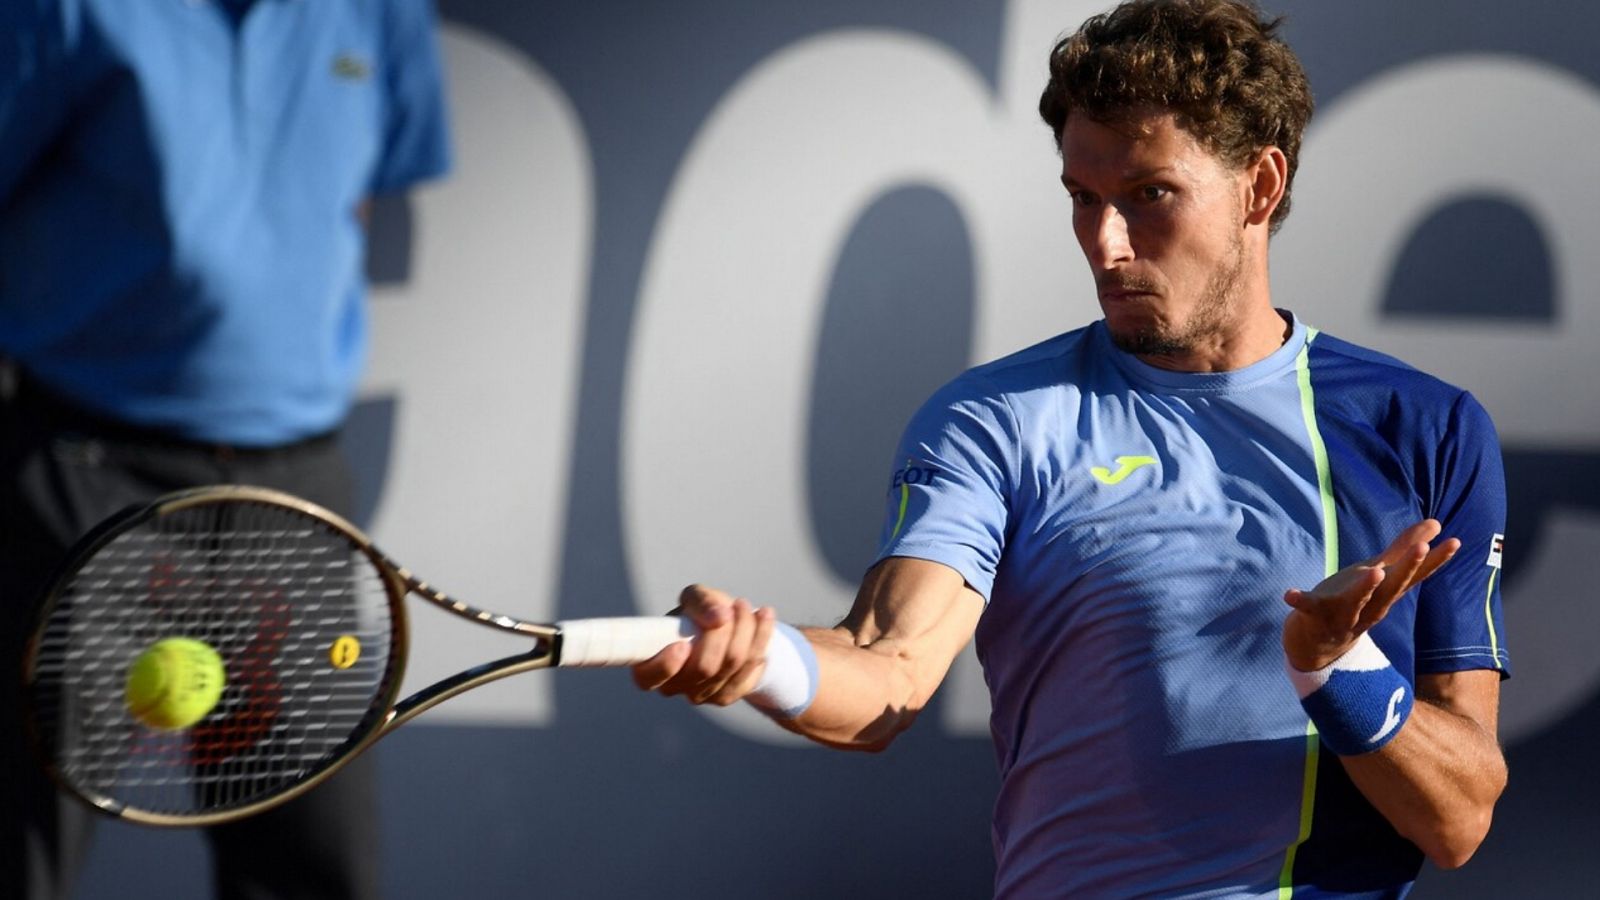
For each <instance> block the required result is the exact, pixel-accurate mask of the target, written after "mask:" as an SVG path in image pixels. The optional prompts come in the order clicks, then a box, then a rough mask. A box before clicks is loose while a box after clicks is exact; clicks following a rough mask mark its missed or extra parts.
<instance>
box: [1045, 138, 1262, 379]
mask: <svg viewBox="0 0 1600 900" xmlns="http://www.w3.org/2000/svg"><path fill="white" fill-rule="evenodd" d="M1061 159H1062V173H1061V181H1062V183H1063V184H1065V185H1066V188H1067V191H1068V193H1069V194H1070V195H1071V198H1072V229H1073V232H1074V233H1075V234H1076V235H1077V238H1078V245H1079V246H1080V247H1082V248H1083V253H1084V256H1085V257H1086V258H1087V259H1088V261H1089V268H1090V270H1091V271H1092V272H1093V273H1094V278H1095V286H1096V288H1097V290H1098V293H1099V297H1100V309H1101V311H1102V312H1103V313H1104V314H1105V320H1106V327H1107V328H1108V329H1109V331H1110V333H1111V337H1112V339H1113V340H1114V341H1116V343H1117V345H1118V346H1119V347H1121V348H1122V349H1124V350H1127V351H1129V352H1132V353H1146V354H1182V353H1186V352H1189V351H1192V350H1195V349H1197V348H1200V347H1203V346H1205V345H1207V344H1212V343H1217V342H1222V341H1225V340H1226V338H1227V336H1228V335H1229V334H1230V333H1231V330H1232V329H1233V327H1234V323H1235V322H1236V321H1237V320H1238V318H1239V315H1240V310H1241V307H1242V304H1241V303H1240V302H1239V296H1238V293H1239V291H1238V289H1239V284H1240V277H1241V273H1242V272H1243V271H1244V265H1245V244H1244V225H1245V223H1244V220H1245V199H1244V198H1245V190H1246V187H1247V182H1246V176H1245V174H1244V173H1243V172H1240V171H1236V170H1233V169H1230V168H1228V167H1227V166H1225V165H1224V164H1223V163H1222V161H1221V160H1220V159H1218V158H1217V157H1216V156H1215V155H1213V154H1212V153H1211V152H1209V151H1208V150H1206V149H1205V148H1204V147H1203V146H1201V145H1200V143H1199V142H1198V141H1196V140H1195V138H1194V137H1193V136H1191V135H1190V134H1189V133H1188V132H1187V131H1184V130H1183V129H1182V128H1180V127H1178V125H1177V124H1176V122H1175V120H1174V118H1173V116H1172V114H1171V113H1167V112H1160V111H1152V112H1150V113H1149V114H1144V115H1135V116H1132V117H1130V118H1129V119H1128V120H1127V121H1124V122H1118V123H1115V124H1103V123H1100V122H1095V121H1093V120H1091V119H1089V118H1088V117H1087V116H1084V115H1073V116H1070V117H1068V119H1067V123H1066V127H1065V128H1064V129H1062V132H1061Z"/></svg>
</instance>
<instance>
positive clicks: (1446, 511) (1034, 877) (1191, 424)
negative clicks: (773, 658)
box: [881, 322, 1510, 900]
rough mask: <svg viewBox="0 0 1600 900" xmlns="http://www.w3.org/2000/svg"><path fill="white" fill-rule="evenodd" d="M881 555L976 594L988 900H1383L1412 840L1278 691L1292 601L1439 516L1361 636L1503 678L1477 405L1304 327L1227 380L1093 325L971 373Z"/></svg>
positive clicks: (892, 500)
mask: <svg viewBox="0 0 1600 900" xmlns="http://www.w3.org/2000/svg"><path fill="white" fill-rule="evenodd" d="M896 467H897V471H896V473H895V476H894V478H893V479H892V480H891V484H890V489H889V497H888V509H887V520H886V524H885V528H884V543H883V547H882V550H881V555H882V556H884V557H887V556H907V557H917V558H922V559H929V560H933V561H935V562H940V563H943V564H945V565H948V566H950V567H951V568H953V569H955V570H957V571H958V572H960V573H961V574H962V576H963V577H964V578H965V579H966V581H967V583H968V584H970V585H971V586H972V588H973V589H974V590H976V591H977V592H978V593H980V594H982V595H983V596H984V597H985V598H987V600H988V606H987V607H986V608H985V610H984V613H983V617H982V619H981V620H980V622H979V625H978V629H977V636H976V643H977V650H978V657H979V659H980V660H981V661H982V663H983V667H984V676H985V679H986V681H987V682H988V684H989V689H990V692H991V697H992V700H993V710H994V711H993V716H992V718H991V720H990V725H991V730H992V733H993V737H994V743H995V752H996V756H997V761H998V764H999V769H1000V776H1001V785H1000V792H999V797H998V799H997V801H996V804H995V814H994V831H993V837H994V846H995V855H996V862H997V870H998V871H997V878H996V884H995V894H996V897H998V898H1031V897H1132V896H1140V897H1145V896H1156V897H1229V898H1259V900H1271V898H1277V897H1281V896H1285V895H1286V894H1288V893H1290V892H1292V893H1293V895H1294V896H1295V897H1346V898H1372V900H1377V898H1395V897H1400V896H1403V895H1404V894H1405V892H1406V891H1407V890H1408V888H1409V886H1410V884H1411V882H1412V880H1413V879H1414V878H1415V877H1416V874H1417V870H1418V867H1419V866H1420V864H1421V862H1422V854H1421V852H1420V851H1419V850H1418V849H1417V848H1416V847H1415V846H1413V845H1412V844H1411V843H1409V842H1408V841H1406V840H1405V839H1404V838H1402V837H1401V836H1400V835H1399V834H1397V833H1396V832H1395V830H1394V828H1393V827H1392V826H1390V824H1389V823H1388V822H1387V821H1386V820H1385V819H1384V818H1383V817H1382V816H1381V815H1380V814H1379V813H1378V812H1377V811H1376V810H1375V809H1373V807H1372V806H1371V804H1370V803H1368V802H1367V801H1366V799H1365V797H1363V796H1362V794H1361V793H1360V791H1358V790H1357V789H1356V788H1355V786H1354V784H1353V783H1352V782H1351V781H1350V778H1349V776H1348V775H1347V774H1346V773H1345V771H1344V768H1343V766H1342V765H1341V764H1340V763H1339V761H1338V759H1337V757H1335V756H1334V755H1333V754H1332V753H1331V752H1329V751H1327V750H1326V749H1325V748H1323V747H1321V746H1320V744H1319V741H1318V739H1317V736H1316V733H1315V731H1314V730H1311V729H1310V728H1309V723H1308V721H1307V719H1306V716H1305V713H1304V710H1303V709H1302V707H1301V706H1300V702H1299V699H1298V697H1297V696H1296V694H1295V692H1294V690H1293V688H1292V687H1290V685H1289V681H1288V678H1287V677H1286V676H1285V675H1284V662H1283V647H1282V630H1283V621H1284V617H1285V616H1286V615H1287V614H1288V611H1289V608H1288V607H1287V606H1286V605H1285V604H1284V602H1283V599H1282V598H1283V592H1284V591H1285V590H1286V589H1287V588H1291V587H1298V588H1310V587H1312V586H1314V585H1316V584H1317V583H1318V582H1319V581H1321V580H1322V578H1323V577H1324V576H1325V575H1327V574H1329V573H1331V572H1332V571H1335V570H1337V569H1339V568H1342V567H1344V566H1346V565H1349V564H1351V563H1353V562H1357V561H1359V560H1362V559H1367V558H1370V557H1372V556H1375V555H1376V554H1377V553H1379V552H1380V551H1381V550H1383V548H1384V547H1385V546H1387V545H1388V543H1389V542H1390V541H1391V540H1392V539H1393V538H1394V537H1395V536H1396V535H1398V534H1399V533H1400V531H1401V530H1402V529H1403V528H1405V527H1406V526H1407V525H1410V524H1411V523H1413V522H1416V521H1418V520H1420V519H1422V518H1424V517H1433V518H1437V519H1438V520H1439V521H1440V522H1441V523H1443V525H1444V534H1445V535H1446V536H1454V537H1459V538H1460V539H1461V540H1462V549H1461V551H1460V553H1459V554H1458V555H1457V556H1456V558H1455V559H1453V560H1452V561H1451V562H1450V563H1449V564H1448V565H1446V566H1444V567H1443V568H1441V569H1440V570H1439V571H1438V572H1437V573H1435V574H1434V576H1433V577H1432V578H1430V579H1428V580H1427V581H1426V582H1424V583H1423V584H1422V585H1421V586H1420V587H1419V588H1417V589H1414V590H1413V591H1411V592H1409V593H1408V594H1407V595H1406V596H1405V597H1403V598H1402V599H1401V600H1400V601H1399V602H1398V603H1396V605H1395V606H1394V607H1393V608H1392V609H1391V610H1390V611H1389V614H1388V615H1387V617H1385V618H1384V620H1383V621H1381V622H1379V623H1378V624H1377V625H1376V626H1375V627H1374V628H1373V629H1372V636H1373V639H1374V640H1375V641H1376V642H1377V643H1378V645H1379V646H1381V647H1382V648H1383V650H1384V652H1385V653H1386V654H1387V655H1388V656H1389V658H1390V659H1391V660H1392V661H1393V662H1394V665H1395V668H1396V669H1397V670H1399V672H1400V674H1401V675H1402V677H1404V678H1405V679H1406V680H1407V681H1411V682H1413V683H1414V681H1415V678H1416V677H1417V676H1418V675H1420V674H1425V673H1438V672H1452V671H1458V670H1463V669H1494V670H1500V671H1502V672H1504V671H1506V669H1507V668H1508V666H1509V662H1510V660H1509V656H1508V654H1507V652H1506V645H1505V629H1504V624H1503V620H1502V616H1501V606H1500V587H1499V579H1498V578H1497V575H1498V574H1499V565H1500V553H1499V545H1500V539H1501V536H1502V534H1503V533H1504V531H1505V486H1504V481H1503V478H1502V473H1501V463H1500V451H1499V446H1498V443H1497V441H1496V438H1495V433H1494V427H1493V425H1492V424H1490V422H1489V418H1488V416H1487V415H1486V414H1485V412H1484V410H1483V408H1482V407H1481V406H1479V405H1478V403H1477V402H1476V401H1475V400H1474V399H1473V398H1472V397H1471V395H1469V394H1467V393H1465V392H1463V391H1461V390H1459V389H1457V388H1454V387H1451V386H1450V385H1447V384H1445V383H1443V382H1441V381H1439V380H1438V379H1435V378H1432V377H1430V376H1428V375H1425V374H1423V373H1421V372H1418V371H1416V370H1415V369H1412V368H1410V367H1409V366H1406V365H1404V364H1403V363H1400V362H1398V361H1396V360H1394V359H1391V358H1389V357H1385V356H1382V355H1380V354H1377V353H1373V352H1371V351H1368V350H1364V349H1362V348H1360V347H1357V346H1354V345H1352V344H1349V343H1346V342H1344V341H1341V340H1339V339H1338V338H1335V337H1333V336H1331V335H1326V334H1317V333H1316V332H1314V331H1313V330H1312V329H1309V328H1307V327H1306V326H1305V325H1303V324H1301V323H1299V322H1296V323H1295V325H1294V328H1293V332H1292V334H1291V336H1290V339H1289V340H1288V341H1287V342H1286V343H1285V344H1284V345H1283V346H1282V347H1281V348H1280V349H1279V350H1278V351H1277V352H1275V353H1273V354H1271V355H1270V356H1268V357H1267V358H1266V359H1263V360H1261V361H1259V362H1257V363H1255V364H1253V365H1250V366H1247V367H1245V368H1243V369H1239V370H1237V371H1232V372H1220V373H1203V374H1197V373H1186V372H1171V371H1167V370H1164V369H1159V368H1155V367H1152V366H1149V365H1146V364H1145V363H1143V362H1141V361H1140V360H1139V359H1138V358H1137V357H1134V356H1132V355H1130V354H1128V353H1124V352H1122V351H1120V350H1118V349H1117V348H1116V347H1115V346H1113V344H1112V342H1111V340H1110V338H1109V336H1108V335H1107V333H1106V329H1105V326H1104V324H1103V323H1098V322H1097V323H1095V324H1094V325H1091V326H1089V327H1087V328H1083V329H1079V330H1077V331H1073V332H1069V333H1067V334H1064V335H1061V336H1059V337H1056V338H1054V339H1052V340H1049V341H1046V342H1044V343H1042V344H1039V345H1037V346H1035V347H1033V348H1030V349H1028V350H1024V351H1021V352H1019V353H1017V354H1014V355H1012V356H1010V357H1007V358H1005V359H1002V360H999V361H997V362H994V363H990V364H988V365H985V366H981V367H979V368H977V369H974V370H972V371H970V372H968V373H966V374H965V375H963V376H961V377H960V378H958V379H957V380H956V381H954V382H952V383H951V384H950V385H948V386H947V387H945V388H944V389H943V390H941V391H940V392H939V393H938V394H936V395H935V396H934V398H933V399H932V400H930V401H929V402H928V404H926V406H924V408H923V409H922V410H921V411H920V412H919V413H918V414H917V415H916V417H915V418H914V419H913V420H912V422H911V424H910V426H909V427H908V428H907V431H906V436H905V439H904V441H903V442H902V444H901V446H900V453H899V457H898V458H897V459H896Z"/></svg>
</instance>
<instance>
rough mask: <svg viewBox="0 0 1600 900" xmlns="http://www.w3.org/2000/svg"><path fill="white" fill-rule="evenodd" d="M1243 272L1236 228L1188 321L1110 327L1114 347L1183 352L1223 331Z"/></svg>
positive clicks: (1241, 243)
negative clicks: (1127, 329)
mask: <svg viewBox="0 0 1600 900" xmlns="http://www.w3.org/2000/svg"><path fill="white" fill-rule="evenodd" d="M1243 272H1244V238H1243V236H1242V235H1241V234H1239V233H1238V232H1237V231H1236V232H1234V235H1233V244H1232V246H1230V247H1229V248H1228V253H1227V256H1226V261H1225V262H1224V263H1223V264H1222V265H1220V266H1218V267H1217V268H1216V270H1215V271H1213V272H1212V273H1211V278H1210V279H1208V280H1207V281H1206V286H1205V289H1204V290H1203V291H1201V293H1200V298H1199V300H1198V301H1196V303H1195V306H1194V310H1193V311H1192V312H1191V313H1190V314H1189V318H1188V321H1186V322H1184V323H1183V324H1182V326H1180V327H1177V328H1174V327H1172V326H1170V325H1168V324H1167V323H1165V322H1161V321H1156V322H1151V323H1149V324H1147V325H1144V326H1142V327H1140V328H1139V329H1137V330H1135V331H1133V332H1132V333H1128V332H1123V333H1118V332H1116V331H1110V334H1111V341H1112V343H1113V344H1115V345H1116V346H1117V349H1119V350H1123V351H1125V352H1128V353H1133V354H1137V355H1140V356H1183V355H1186V354H1189V353H1192V352H1194V351H1195V350H1197V349H1199V348H1200V347H1201V345H1202V344H1206V343H1214V342H1215V341H1216V339H1217V338H1219V337H1221V336H1223V335H1225V333H1226V331H1227V328H1228V324H1229V322H1230V321H1231V319H1232V318H1233V312H1234V310H1233V306H1234V303H1233V300H1234V297H1235V295H1236V293H1237V291H1238V287H1239V278H1240V276H1241V275H1242V274H1243Z"/></svg>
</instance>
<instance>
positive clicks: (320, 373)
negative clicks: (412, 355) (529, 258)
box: [0, 0, 448, 446]
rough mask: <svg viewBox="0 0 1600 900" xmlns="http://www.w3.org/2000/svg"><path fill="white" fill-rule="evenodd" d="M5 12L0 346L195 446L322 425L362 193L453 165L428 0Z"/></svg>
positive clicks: (349, 298)
mask: <svg viewBox="0 0 1600 900" xmlns="http://www.w3.org/2000/svg"><path fill="white" fill-rule="evenodd" d="M0 7H3V9H0V35H3V40H0V354H4V355H7V356H10V357H12V358H13V359H15V360H16V361H17V362H19V363H20V364H21V365H22V367H23V368H24V369H25V370H26V371H27V372H28V373H29V374H30V375H31V376H32V377H33V378H34V379H36V380H37V381H38V382H40V383H42V384H43V385H45V386H46V387H47V388H50V389H52V390H54V391H55V392H56V393H59V394H61V395H63V396H65V397H66V398H68V399H70V400H72V401H74V402H76V403H78V404H80V405H82V406H84V407H86V408H88V409H90V410H92V411H95V412H99V413H102V414H105V415H108V416H110V417H113V418H115V419H118V420H121V421H125V422H129V423H132V424H136V425H141V426H146V427H151V428H155V429H160V430H163V431H167V432H170V433H173V434H176V435H179V436H183V437H188V438H192V439H196V440H203V441H214V442H222V443H230V444H238V445H245V446H266V445H274V444H280V443H285V442H289V441H293V440H296V439H299V438H303V437H306V436H309V435H313V434H316V433H320V432H324V431H327V430H329V429H331V428H333V427H336V426H337V424H338V423H339V421H340V420H341V419H342V418H343V416H344V415H345V413H346V411H347V410H348V407H349V405H350V402H351V398H352V395H353V392H354V388H355V383H356V379H357V377H358V373H359V371H360V369H361V366H362V364H363V362H364V355H365V344H366V336H367V319H366V315H365V310H364V306H365V304H364V279H363V271H362V256H363V248H364V234H363V227H362V224H361V222H360V221H359V218H358V214H357V210H358V207H359V205H360V204H361V202H362V200H363V198H365V197H367V196H369V195H371V194H375V193H382V192H388V191H396V190H399V189H402V188H404V187H406V186H407V185H410V184H412V183H414V182H416V181H418V180H421V179H424V178H428V177H431V176H435V175H438V174H440V173H442V172H443V171H444V170H445V169H446V168H447V165H448V143H447V139H446V123H445V113H444V103H443V98H442V88H441V84H440V71H439V56H438V50H437V46H436V41H435V34H434V31H435V20H434V14H433V10H432V7H431V5H430V4H429V2H428V0H341V2H329V0H257V2H253V3H252V2H248V0H243V2H222V3H218V2H207V0H140V2H128V0H8V2H6V3H4V4H0Z"/></svg>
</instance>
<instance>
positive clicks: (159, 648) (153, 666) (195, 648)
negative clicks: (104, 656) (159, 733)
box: [124, 638, 227, 731]
mask: <svg viewBox="0 0 1600 900" xmlns="http://www.w3.org/2000/svg"><path fill="white" fill-rule="evenodd" d="M226 683H227V675H226V674H225V673H224V670H223V667H222V657H220V656H218V655H217V651H216V650H214V649H212V647H211V645H210V644H207V643H205V642H204V641H197V640H194V639H193V638H166V639H165V640H160V641H156V642H155V643H154V644H151V645H150V647H149V648H148V649H146V650H145V651H144V652H143V653H141V654H139V657H138V658H137V659H135V660H134V661H133V665H131V666H129V667H128V684H127V688H126V689H125V692H124V700H125V701H126V702H127V705H128V712H130V713H132V714H133V717H134V718H135V719H138V720H139V721H140V722H143V723H144V724H146V725H148V726H150V727H151V728H159V729H161V730H163V731H179V730H181V729H184V728H188V727H189V726H190V725H193V724H194V723H196V722H198V721H200V720H201V719H203V718H205V717H206V713H209V712H211V710H212V709H213V708H214V707H215V706H216V705H217V701H219V700H221V699H222V688H223V686H224V685H225V684H226Z"/></svg>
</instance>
